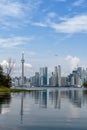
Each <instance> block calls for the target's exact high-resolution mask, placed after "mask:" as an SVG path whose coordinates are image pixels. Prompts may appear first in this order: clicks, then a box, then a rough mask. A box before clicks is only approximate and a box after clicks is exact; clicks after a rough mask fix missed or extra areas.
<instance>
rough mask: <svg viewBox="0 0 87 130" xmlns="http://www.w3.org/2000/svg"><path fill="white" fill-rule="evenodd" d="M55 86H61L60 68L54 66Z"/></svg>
mask: <svg viewBox="0 0 87 130" xmlns="http://www.w3.org/2000/svg"><path fill="white" fill-rule="evenodd" d="M54 74H55V86H59V87H60V86H61V66H60V65H58V66H55V71H54Z"/></svg>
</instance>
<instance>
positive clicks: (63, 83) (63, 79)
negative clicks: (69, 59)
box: [61, 77, 67, 87]
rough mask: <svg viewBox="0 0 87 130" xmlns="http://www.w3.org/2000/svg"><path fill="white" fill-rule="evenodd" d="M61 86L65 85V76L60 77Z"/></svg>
mask: <svg viewBox="0 0 87 130" xmlns="http://www.w3.org/2000/svg"><path fill="white" fill-rule="evenodd" d="M61 86H63V87H65V86H67V77H61Z"/></svg>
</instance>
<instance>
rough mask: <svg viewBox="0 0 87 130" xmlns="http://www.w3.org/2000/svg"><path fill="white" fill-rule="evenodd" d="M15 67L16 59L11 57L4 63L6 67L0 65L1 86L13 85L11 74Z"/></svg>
mask: <svg viewBox="0 0 87 130" xmlns="http://www.w3.org/2000/svg"><path fill="white" fill-rule="evenodd" d="M13 67H14V61H12V59H11V58H9V60H8V62H7V63H6V64H5V65H4V69H3V67H2V65H0V86H5V87H8V88H10V87H11V85H12V82H11V81H12V80H11V74H12V71H13Z"/></svg>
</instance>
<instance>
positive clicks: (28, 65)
mask: <svg viewBox="0 0 87 130" xmlns="http://www.w3.org/2000/svg"><path fill="white" fill-rule="evenodd" d="M24 65H25V67H28V68H32V65H31V64H29V63H25V64H24Z"/></svg>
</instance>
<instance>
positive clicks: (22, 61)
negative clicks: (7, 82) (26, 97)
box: [21, 52, 24, 86]
mask: <svg viewBox="0 0 87 130" xmlns="http://www.w3.org/2000/svg"><path fill="white" fill-rule="evenodd" d="M21 63H22V86H23V85H24V52H23V53H22V59H21Z"/></svg>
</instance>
